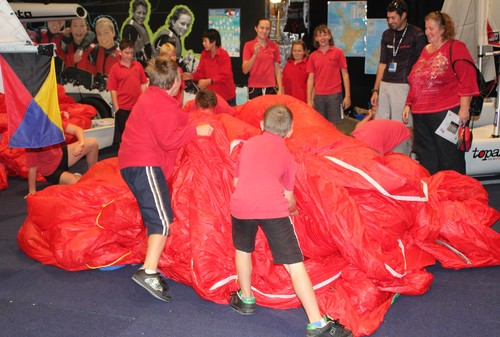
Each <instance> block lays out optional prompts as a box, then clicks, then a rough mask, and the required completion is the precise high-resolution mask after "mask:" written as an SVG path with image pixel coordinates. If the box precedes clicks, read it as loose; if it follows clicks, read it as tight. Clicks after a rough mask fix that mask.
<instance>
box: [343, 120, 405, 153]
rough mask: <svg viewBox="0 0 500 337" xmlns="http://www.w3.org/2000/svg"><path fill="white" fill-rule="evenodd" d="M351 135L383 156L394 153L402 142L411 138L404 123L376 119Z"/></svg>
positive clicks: (361, 126)
mask: <svg viewBox="0 0 500 337" xmlns="http://www.w3.org/2000/svg"><path fill="white" fill-rule="evenodd" d="M351 135H352V136H353V137H354V138H356V139H359V140H361V141H362V142H363V143H365V144H367V145H369V146H371V147H373V148H374V149H375V150H377V151H378V152H380V153H381V154H386V153H389V152H391V151H392V149H394V148H395V147H396V146H398V145H399V144H400V143H401V142H402V141H404V140H407V139H409V138H410V131H409V130H408V127H407V126H406V125H404V124H403V122H400V121H395V120H390V119H374V120H371V121H368V122H366V123H364V124H362V125H360V126H359V127H358V128H356V130H354V131H353V132H351Z"/></svg>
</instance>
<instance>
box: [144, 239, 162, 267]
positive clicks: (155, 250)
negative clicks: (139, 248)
mask: <svg viewBox="0 0 500 337" xmlns="http://www.w3.org/2000/svg"><path fill="white" fill-rule="evenodd" d="M166 242H167V237H166V236H165V235H161V234H151V235H150V236H149V238H148V249H147V251H146V259H145V261H144V265H143V268H144V269H148V270H157V269H158V262H159V261H160V256H161V253H162V252H163V249H164V248H165V243H166Z"/></svg>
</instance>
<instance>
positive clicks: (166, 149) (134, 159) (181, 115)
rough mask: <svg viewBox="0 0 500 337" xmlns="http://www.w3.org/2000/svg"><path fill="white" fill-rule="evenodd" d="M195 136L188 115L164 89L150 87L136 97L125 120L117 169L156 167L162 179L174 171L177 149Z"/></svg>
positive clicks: (194, 129)
mask: <svg viewBox="0 0 500 337" xmlns="http://www.w3.org/2000/svg"><path fill="white" fill-rule="evenodd" d="M195 136H196V128H195V127H194V126H192V125H189V124H188V114H186V113H185V112H183V111H182V110H181V109H180V104H179V102H178V101H177V100H176V99H175V98H174V97H172V96H170V95H169V94H168V93H167V92H166V91H165V90H163V89H160V88H158V87H155V86H150V87H148V88H147V89H146V91H144V93H143V94H142V95H141V97H139V99H138V100H137V103H136V104H135V106H134V108H133V109H132V112H131V113H130V116H129V118H128V120H127V127H126V128H125V132H124V133H123V136H122V143H121V144H120V150H119V151H118V165H119V167H120V169H123V168H125V167H132V166H159V167H161V168H162V169H163V173H164V175H165V178H167V179H168V178H169V177H170V176H171V174H172V172H173V170H174V163H175V157H176V155H177V150H178V149H180V148H181V147H183V146H184V145H186V144H187V143H189V142H190V141H191V140H192V139H193V138H194V137H195Z"/></svg>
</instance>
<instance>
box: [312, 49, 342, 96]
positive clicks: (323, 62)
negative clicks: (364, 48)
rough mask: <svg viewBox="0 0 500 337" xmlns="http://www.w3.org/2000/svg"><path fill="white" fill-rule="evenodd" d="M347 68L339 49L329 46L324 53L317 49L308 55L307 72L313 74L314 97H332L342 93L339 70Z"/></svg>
mask: <svg viewBox="0 0 500 337" xmlns="http://www.w3.org/2000/svg"><path fill="white" fill-rule="evenodd" d="M346 68H347V60H346V58H345V55H344V52H343V51H342V49H340V48H336V47H334V46H330V48H329V49H328V50H327V51H326V53H324V52H322V51H321V50H319V49H317V50H316V51H314V52H313V53H311V55H309V61H308V62H307V72H308V73H314V89H315V93H316V95H332V94H337V93H339V92H341V91H342V78H341V76H340V69H346Z"/></svg>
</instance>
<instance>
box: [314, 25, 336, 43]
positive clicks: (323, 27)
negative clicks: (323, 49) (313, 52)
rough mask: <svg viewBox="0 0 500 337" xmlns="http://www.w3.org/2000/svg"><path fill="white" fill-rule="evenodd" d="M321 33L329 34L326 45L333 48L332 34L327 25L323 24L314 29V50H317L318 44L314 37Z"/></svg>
mask: <svg viewBox="0 0 500 337" xmlns="http://www.w3.org/2000/svg"><path fill="white" fill-rule="evenodd" d="M321 33H325V34H330V40H329V41H328V43H329V44H330V46H333V45H334V42H333V34H332V32H331V30H330V28H328V26H327V25H325V24H323V25H319V26H318V27H316V28H315V29H314V35H313V36H314V38H315V39H314V47H315V48H318V47H319V43H318V41H316V35H319V34H321Z"/></svg>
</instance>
